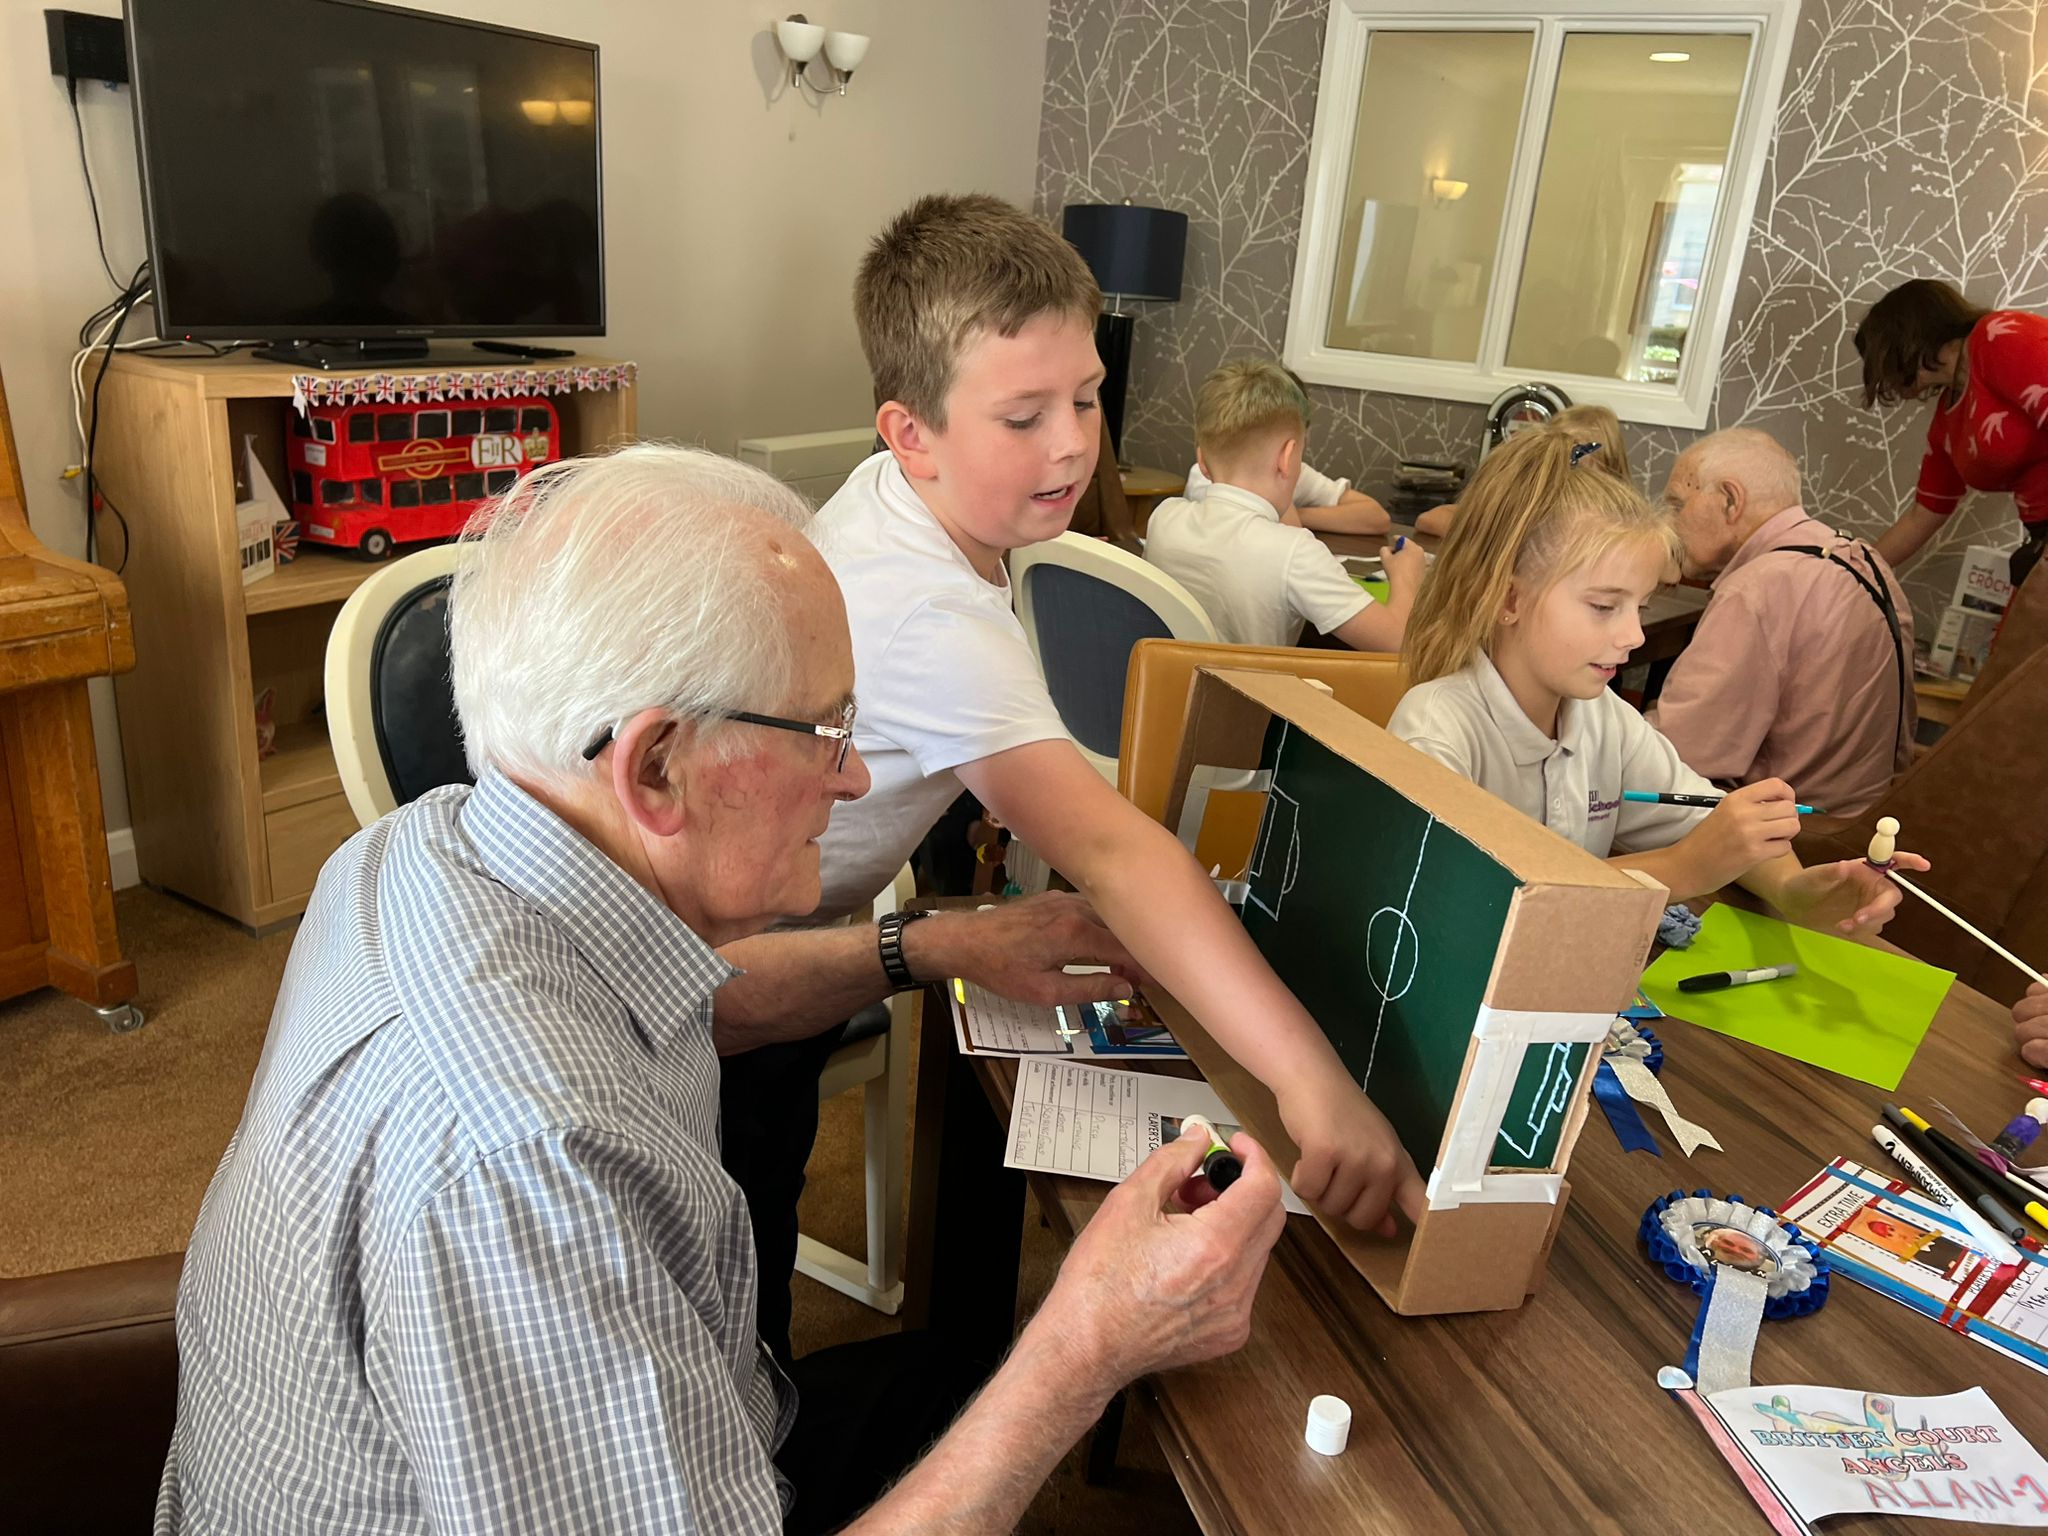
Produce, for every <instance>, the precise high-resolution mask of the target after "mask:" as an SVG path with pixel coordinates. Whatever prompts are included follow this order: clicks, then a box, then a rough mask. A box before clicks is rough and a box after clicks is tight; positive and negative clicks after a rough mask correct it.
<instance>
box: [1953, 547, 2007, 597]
mask: <svg viewBox="0 0 2048 1536" xmlns="http://www.w3.org/2000/svg"><path fill="white" fill-rule="evenodd" d="M2011 569H2012V567H2011V557H2010V556H2008V555H2007V554H2006V552H2005V551H2004V550H2002V549H1988V548H1986V547H1985V546H1984V545H1982V544H1972V545H1971V546H1970V548H1969V550H1968V551H1967V552H1966V553H1965V554H1964V555H1963V568H1962V569H1961V570H1960V571H1958V572H1956V589H1955V591H1954V592H1953V593H1951V594H1950V596H1949V600H1948V601H1949V606H1950V607H1951V608H1968V609H1972V610H1974V611H1976V612H1978V613H2003V612H2005V605H2006V604H2007V603H2009V602H2011V601H2012V575H2011Z"/></svg>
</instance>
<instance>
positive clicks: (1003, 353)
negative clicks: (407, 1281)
mask: <svg viewBox="0 0 2048 1536" xmlns="http://www.w3.org/2000/svg"><path fill="white" fill-rule="evenodd" d="M1100 302H1101V298H1100V294H1099V293H1098V291H1097V289H1096V286H1095V280H1094V279H1093V278H1092V277H1091V276H1090V275H1089V272H1088V268H1087V265H1086V264H1085V263H1084V262H1083V261H1082V260H1081V258H1080V255H1079V254H1078V253H1077V252H1076V251H1075V250H1074V248H1073V247H1072V246H1070V245H1068V244H1067V243H1066V242H1065V241H1064V240H1062V239H1060V237H1059V236H1058V235H1057V234H1055V233H1054V232H1053V231H1052V230H1051V229H1050V228H1049V227H1047V226H1046V225H1044V224H1042V223H1040V222H1039V221H1038V220H1036V219H1033V218H1031V217H1029V216H1028V215H1026V214H1024V213H1023V212H1021V211H1020V210H1018V209H1016V208H1013V207H1011V206H1010V205H1009V204H1007V203H1004V202H1002V201H1000V200H998V199H996V198H993V197H982V196H968V197H952V196H940V197H927V198H923V199H921V200H920V201H918V202H917V203H915V204H913V205H912V206H911V207H910V208H909V209H908V210H906V211H905V212H904V213H903V214H901V215H899V216H898V217H897V218H896V219H895V220H893V221H892V222H891V223H890V224H889V226H888V227H887V228H886V229H885V230H884V231H883V232H882V234H881V235H880V236H879V237H878V238H877V239H876V240H875V242H874V244H873V245H872V246H871V247H870V248H869V251H868V254H867V257H866V259H865V260H864V261H863V262H862V263H861V269H860V275H859V278H858V280H857V281H856V283H855V287H854V310H855V316H856V319H857V320H858V322H859V326H860V337H861V347H862V349H863V350H864V351H865V353H866V354H867V359H868V365H869V367H870V369H871V370H872V372H873V374H874V380H875V399H876V402H877V404H878V409H877V411H876V417H875V424H876V428H877V430H878V431H879V432H880V434H881V436H882V440H883V441H884V442H885V443H886V444H887V445H888V447H887V451H885V452H882V453H878V454H876V455H875V456H874V457H873V458H871V459H869V460H867V461H866V462H865V463H864V464H862V465H861V466H860V467H859V468H858V469H856V470H855V471H854V472H853V474H852V476H851V477H849V478H848V480H847V482H846V484H845V485H844V486H843V487H841V489H840V490H839V492H838V493H837V494H836V495H834V496H833V497H832V499H831V500H830V501H829V502H827V503H826V504H825V506H824V508H823V509H822V510H821V511H820V512H819V514H818V520H817V524H816V529H815V536H816V539H817V543H818V547H819V549H820V551H821V552H822V553H823V554H824V556H825V560H826V563H827V564H828V565H830V566H831V567H832V570H833V573H834V574H835V575H836V576H837V577H838V578H839V584H840V587H841V588H842V590H843V591H844V593H845V595H846V607H847V618H848V621H849V624H850V626H851V629H852V634H853V650H854V660H855V669H856V672H855V675H856V679H857V682H856V686H857V688H858V690H859V696H860V710H859V716H858V720H857V722H856V724H855V726H854V744H855V746H856V747H857V748H858V749H859V751H860V754H861V756H862V758H863V759H865V761H866V763H867V766H868V770H869V772H870V774H871V775H872V779H873V787H872V788H871V789H870V790H869V792H868V794H867V795H866V796H865V797H864V798H862V799H860V800H855V801H851V802H849V803H846V804H842V805H840V806H838V807H836V808H835V809H834V811H833V814H832V821H831V826H830V828H829V829H828V830H827V832H826V834H825V836H824V837H823V838H822V839H821V840H820V841H821V848H822V850H823V883H824V897H823V900H822V902H821V904H820V905H819V908H818V915H819V916H820V917H821V918H828V917H831V916H834V915H836V914H839V913H847V912H853V911H856V910H859V909H861V908H864V907H866V906H867V905H868V903H869V902H870V901H872V899H873V898H874V896H875V893H876V892H878V891H879V890H881V889H882V887H883V886H884V885H885V884H886V883H887V882H888V881H889V880H890V878H891V877H892V876H893V875H894V873H895V871H896V870H897V869H898V868H899V867H900V866H901V865H902V863H903V861H904V859H905V858H906V857H907V856H908V855H909V854H910V852H911V850H912V849H914V848H915V847H916V846H917V844H918V842H919V841H920V840H921V839H922V838H923V837H924V835H925V833H926V832H927V831H928V830H929V829H930V828H931V826H932V824H933V823H934V822H935V821H937V820H938V818H939V816H940V814H941V812H943V811H944V810H945V808H946V807H947V806H948V805H949V804H950V803H951V802H952V801H953V799H954V798H955V797H956V796H957V795H958V794H959V793H960V790H961V788H962V787H963V786H964V787H965V788H966V789H967V790H968V791H969V792H971V793H972V794H973V795H974V796H975V797H976V798H977V799H979V800H980V801H981V803H982V804H983V805H984V806H986V807H987V808H988V809H989V810H990V811H991V812H993V813H994V814H995V815H996V816H997V817H998V818H999V819H1000V820H1001V821H1002V823H1003V825H1005V826H1007V827H1008V828H1010V830H1011V831H1012V832H1013V833H1014V834H1015V835H1016V836H1017V837H1019V838H1021V839H1022V840H1023V841H1024V843H1025V844H1027V845H1028V846H1029V847H1031V848H1032V849H1034V850H1035V851H1036V852H1037V853H1039V854H1040V855H1041V856H1043V857H1044V858H1045V859H1046V861H1047V862H1048V863H1049V864H1051V866H1052V867H1053V868H1054V869H1056V870H1058V871H1059V872H1060V873H1061V874H1062V875H1064V876H1065V877H1066V878H1067V879H1068V880H1069V881H1071V882H1072V883H1073V884H1074V886H1075V887H1076V888H1077V889H1078V890H1079V891H1080V892H1081V894H1082V895H1083V896H1085V897H1086V898H1087V899H1088V900H1089V901H1090V902H1091V903H1092V904H1093V907H1094V910H1095V911H1096V913H1098V914H1099V915H1100V917H1101V919H1102V921H1103V922H1104V923H1106V924H1107V925H1108V926H1109V928H1110V929H1111V930H1112V931H1113V932H1114V933H1115V935H1116V936H1117V938H1118V939H1120V940H1121V941H1122V942H1123V944H1124V945H1125V947H1126V948H1127V949H1128V950H1129V952H1130V954H1131V955H1132V956H1133V957H1134V958H1135V960H1136V961H1137V963H1138V965H1140V966H1142V967H1143V968H1144V970H1145V971H1146V972H1147V973H1149V974H1150V975H1151V976H1153V977H1156V978H1157V979H1158V980H1159V981H1160V982H1162V983H1163V984H1164V985H1165V986H1166V987H1167V988H1168V989H1169V990H1170V991H1171V992H1172V993H1173V994H1174V996H1176V997H1177V998H1179V999H1180V1000H1181V1002H1182V1003H1184V1004H1185V1005H1186V1006H1187V1008H1188V1009H1189V1011H1190V1012H1191V1013H1193V1014H1194V1016H1195V1017H1196V1018H1197V1019H1198V1020H1199V1021H1200V1022H1201V1023H1202V1025H1203V1027H1204V1028H1206V1029H1207V1030H1208V1031H1209V1032H1210V1033H1211V1034H1212V1035H1213V1036H1214V1037H1215V1039H1216V1041H1217V1043H1218V1044H1220V1045H1222V1046H1223V1047H1224V1048H1225V1049H1226V1050H1228V1051H1229V1052H1230V1053H1231V1054H1232V1055H1233V1056H1235V1057H1236V1058H1237V1059H1238V1060H1239V1061H1240V1062H1242V1063H1244V1064H1245V1065H1246V1066H1247V1067H1249V1068H1250V1069H1251V1070H1252V1071H1253V1072H1255V1073H1257V1075H1258V1076H1259V1077H1260V1078H1261V1079H1262V1080H1263V1081H1264V1082H1265V1083H1266V1085H1267V1086H1268V1087H1269V1088H1271V1089H1272V1090H1273V1092H1274V1095H1275V1097H1276V1098H1277V1099H1278V1101H1279V1107H1280V1114H1281V1118H1282V1120H1283V1122H1284V1123H1285V1125H1286V1127H1287V1131H1288V1134H1289V1135H1290V1136H1291V1137H1292V1138H1293V1139H1294V1141H1295V1143H1296V1145H1297V1146H1298V1147H1299V1148H1300V1151H1301V1157H1300V1160H1299V1161H1298V1162H1296V1163H1295V1164H1294V1166H1293V1169H1292V1170H1291V1173H1290V1174H1289V1177H1290V1179H1291V1181H1292V1183H1293V1185H1294V1188H1295V1189H1296V1191H1297V1192H1298V1193H1299V1194H1300V1195H1301V1196H1302V1197H1303V1198H1304V1199H1306V1200H1308V1201H1311V1202H1312V1203H1314V1204H1316V1205H1317V1206H1319V1207H1321V1208H1322V1209H1323V1210H1325V1211H1327V1212H1329V1213H1330V1214H1331V1215H1332V1216H1335V1217H1337V1218H1339V1219H1341V1220H1344V1221H1347V1222H1349V1223H1350V1224H1352V1225H1353V1226H1357V1227H1364V1228H1383V1227H1384V1229H1385V1230H1389V1231H1391V1218H1390V1216H1389V1212H1390V1210H1391V1209H1392V1208H1393V1207H1394V1206H1395V1205H1399V1206H1400V1207H1401V1208H1402V1209H1403V1210H1404V1211H1406V1212H1407V1213H1408V1215H1409V1216H1410V1217H1411V1218H1412V1217H1414V1216H1416V1215H1417V1214H1418V1213H1419V1212H1420V1209H1421V1200H1422V1183H1421V1180H1420V1179H1419V1178H1418V1177H1417V1175H1416V1171H1415V1166H1414V1164H1413V1162H1412V1161H1411V1160H1410V1159H1409V1158H1408V1156H1407V1154H1406V1153H1405V1152H1404V1151H1403V1150H1402V1149H1401V1145H1400V1143H1399V1141H1398V1140H1397V1139H1396V1138H1395V1136H1394V1133H1393V1130H1392V1128H1391V1127H1390V1126H1389V1125H1388V1124H1387V1122H1386V1119H1385V1118H1384V1117H1383V1116H1382V1115H1381V1114H1380V1113H1379V1111H1378V1110H1377V1109H1375V1108H1374V1107H1373V1105H1372V1102H1371V1101H1370V1100H1369V1099H1368V1098H1367V1097H1366V1096H1365V1094H1364V1093H1363V1092H1362V1091H1361V1090H1360V1088H1359V1086H1358V1084H1357V1083H1356V1082H1354V1081H1353V1080H1352V1079H1351V1077H1350V1075H1349V1073H1347V1072H1346V1070H1345V1069H1344V1066H1343V1063H1342V1062H1341V1061H1340V1060H1339V1059H1338V1057H1337V1053H1336V1052H1335V1050H1333V1049H1332V1048H1331V1046H1330V1043H1329V1041H1328V1040H1327V1039H1326V1038H1325V1037H1324V1035H1323V1032H1322V1030H1321V1029H1319V1028H1318V1027H1317V1025H1316V1022H1315V1020H1314V1019H1312V1018H1311V1017H1310V1016H1309V1015H1308V1013H1307V1011H1306V1010H1305V1009H1303V1007H1302V1006H1301V1004H1300V1003H1299V1002H1297V1001H1296V1000H1295V998H1294V996H1293V994H1292V993H1290V992H1289V991H1288V990H1287V988H1286V987H1285V985H1283V984H1282V983H1281V981H1280V979H1279V978H1278V977H1277V976H1275V975H1274V974H1273V972H1272V969H1271V968H1270V967H1269V966H1268V965H1267V964H1266V962H1265V960H1264V958H1263V957H1261V955H1260V954H1259V952H1258V950H1257V949H1256V948H1255V947H1254V946H1253V944H1252V942H1251V939H1250V938H1249V937H1248V936H1247V935H1246V933H1245V931H1244V926H1243V924H1242V923H1240V922H1239V920H1238V918H1237V915H1236V914H1235V913H1234V912H1232V911H1231V909H1230V908H1229V907H1228V906H1226V905H1225V904H1224V901H1223V899H1222V897H1221V896H1220V895H1218V893H1217V890H1216V886H1215V884H1214V882H1213V881H1211V880H1210V879H1209V877H1208V875H1207V874H1206V873H1205V872H1204V871H1203V870H1202V869H1201V867H1200V866H1199V865H1197V864H1196V863H1195V861H1194V858H1193V857H1192V856H1191V855H1190V854H1189V853H1188V851H1187V850H1186V849H1185V848H1183V847H1182V846H1181V845H1180V843H1179V841H1178V840H1176V839H1175V837H1174V835H1173V834H1172V833H1171V832H1169V831H1168V830H1167V829H1166V828H1165V827H1162V826H1160V825H1159V824H1158V823H1157V822H1155V821H1153V820H1151V819H1150V818H1149V817H1147V816H1146V815H1145V814H1144V813H1143V812H1141V811H1139V810H1138V809H1137V808H1136V807H1135V806H1133V805H1132V804H1131V803H1130V802H1129V801H1127V800H1124V799H1123V798H1122V797H1120V796H1119V795H1118V794H1117V793H1116V791H1115V790H1114V789H1113V788H1111V786H1110V785H1109V783H1108V782H1107V781H1106V780H1105V779H1104V778H1103V777H1102V775H1101V774H1099V773H1098V772H1096V770H1095V769H1094V768H1093V767H1091V766H1090V765H1089V763H1088V761H1087V760H1086V759H1085V758H1083V757H1082V755H1081V752H1080V749H1079V748H1078V747H1076V746H1075V744H1074V742H1073V740H1072V738H1071V737H1069V736H1068V734H1067V732H1066V730H1065V729H1064V728H1063V727H1062V726H1061V724H1060V719H1059V715H1058V714H1057V712H1056V711H1055V710H1054V708H1053V704H1052V700H1051V698H1050V696H1049V695H1048V694H1047V693H1046V689H1045V683H1044V680H1043V678H1042V677H1041V676H1040V674H1039V671H1038V667H1037V664H1036V662H1035V661H1034V660H1033V658H1032V655H1031V649H1030V646H1029V645H1028V644H1027V643H1026V641H1025V638H1024V631H1023V628H1022V626H1021V625H1020V624H1019V623H1018V621H1017V617H1016V615H1015V613H1014V612H1013V611H1012V609H1011V605H1010V599H1011V593H1010V585H1009V579H1008V576H1007V574H1006V572H1005V570H1004V568H1003V555H1004V553H1005V552H1006V551H1008V550H1011V549H1014V548H1017V547H1019V546H1021V545H1026V544H1035V543H1038V542H1039V541H1041V540H1044V539H1050V538H1054V537H1057V536H1058V535H1059V534H1060V533H1061V532H1063V531H1064V530H1065V528H1066V526H1067V520H1068V518H1069V517H1071V516H1072V514H1073V510H1074V505H1075V503H1076V501H1077V500H1078V499H1079V497H1080V493H1081V490H1082V488H1083V487H1084V486H1086V485H1087V484H1088V482H1089V479H1090V477H1091V476H1092V475H1093V474H1094V471H1095V454H1096V445H1097V443H1098V442H1099V440H1100V430H1101V429H1100V424H1099V422H1098V419H1097V417H1096V414H1095V412H1096V408H1097V399H1096V396H1097V392H1098V390H1099V389H1100V387H1101V383H1102V375H1103V369H1102V363H1101V360H1100V358H1099V357H1098V356H1097V355H1096V351H1095V340H1094V335H1095V332H1094V327H1095V316H1096V311H1097V309H1098V307H1099V305H1100ZM1304 537H1306V535H1304Z"/></svg>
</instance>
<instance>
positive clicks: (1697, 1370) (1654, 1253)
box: [1636, 1189, 1830, 1393]
mask: <svg viewBox="0 0 2048 1536" xmlns="http://www.w3.org/2000/svg"><path fill="white" fill-rule="evenodd" d="M1636 1235H1637V1237H1638V1238H1639V1239H1640V1240H1641V1241H1642V1244H1643V1247H1644V1248H1645V1250H1646V1251H1647V1252H1648V1254H1649V1257H1650V1262H1651V1263H1653V1264H1655V1265H1656V1266H1657V1267H1658V1268H1659V1269H1662V1270H1663V1271H1664V1273H1665V1274H1666V1275H1668V1276H1669V1277H1670V1278H1671V1279H1673V1280H1676V1281H1679V1282H1680V1283H1681V1284H1683V1285H1685V1286H1687V1287H1689V1288H1690V1289H1691V1291H1692V1293H1693V1294H1694V1295H1695V1296H1697V1297H1699V1298H1700V1301H1701V1305H1700V1310H1699V1316H1698V1317H1697V1318H1695V1319H1694V1321H1693V1327H1692V1337H1691V1339H1690V1340H1689V1341H1688V1342H1687V1345H1686V1356H1685V1369H1686V1371H1687V1373H1688V1374H1689V1375H1691V1376H1692V1378H1693V1380H1694V1381H1695V1382H1697V1383H1698V1384H1699V1389H1700V1391H1701V1392H1703V1393H1714V1392H1719V1391H1724V1390H1727V1389H1729V1388H1732V1387H1745V1386H1748V1385H1749V1363H1750V1358H1751V1356H1752V1355H1753V1354H1754V1353H1755V1350H1756V1333H1757V1329H1758V1327H1759V1326H1760V1325H1761V1324H1762V1323H1763V1322H1765V1321H1766V1320H1777V1319H1780V1318H1787V1317H1804V1316H1805V1315H1806V1314H1807V1313H1809V1312H1815V1311H1818V1310H1819V1309H1820V1308H1821V1307H1822V1306H1823V1305H1824V1304H1825V1303H1826V1301H1827V1299H1828V1276H1829V1274H1830V1266H1829V1264H1828V1258H1827V1255H1826V1253H1824V1252H1823V1251H1822V1250H1821V1249H1819V1248H1818V1247H1816V1246H1815V1245H1814V1244H1813V1243H1811V1242H1809V1241H1807V1239H1806V1238H1805V1237H1803V1236H1802V1235H1801V1234H1800V1231H1799V1229H1798V1228H1797V1227H1796V1226H1794V1225H1793V1224H1792V1223H1790V1222H1788V1221H1784V1220H1781V1219H1780V1218H1779V1216H1778V1214H1777V1212H1775V1211H1773V1210H1772V1209H1771V1208H1770V1207H1769V1206H1752V1205H1749V1204H1747V1203H1746V1202H1745V1201H1744V1200H1743V1198H1742V1197H1741V1196H1740V1195H1729V1196H1725V1197H1724V1196H1720V1195H1715V1194H1712V1193H1710V1192H1709V1191H1707V1190H1704V1189H1702V1190H1695V1191H1694V1192H1693V1193H1692V1194H1690V1195H1688V1194H1686V1193H1685V1192H1684V1191H1683V1190H1677V1191H1674V1192H1673V1193H1671V1194H1668V1195H1665V1196H1663V1197H1662V1198H1660V1199H1658V1200H1656V1201H1654V1202H1652V1203H1651V1205H1650V1208H1649V1209H1648V1210H1647V1211H1645V1212H1643V1220H1642V1224H1641V1226H1640V1227H1639V1228H1638V1229H1637V1234H1636Z"/></svg>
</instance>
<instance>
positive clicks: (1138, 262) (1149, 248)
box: [1060, 203, 1188, 304]
mask: <svg viewBox="0 0 2048 1536" xmlns="http://www.w3.org/2000/svg"><path fill="white" fill-rule="evenodd" d="M1060 233H1061V234H1063V235H1065V236H1066V237H1067V241H1068V243H1069V244H1071V245H1072V246H1073V247H1074V249H1075V250H1077V251H1079V252H1080V253H1081V259H1082V260H1083V261H1085V262H1087V263H1088V270H1089V271H1091V272H1093V273H1094V274H1095V283H1096V286H1097V287H1099V288H1101V290H1102V291H1103V292H1104V293H1105V294H1112V295H1120V296H1122V297H1124V298H1129V299H1153V300H1157V301H1160V302H1162V303H1167V304H1176V303H1179V302H1180V276H1181V266H1182V264H1183V262H1184V261H1185V259H1186V256H1187V251H1188V216H1187V215H1186V214H1184V213H1174V212H1172V211H1170V210H1168V209H1165V208H1134V207H1132V206H1131V205H1130V204H1129V203H1072V204H1069V205H1068V207H1067V209H1066V211H1065V212H1064V213H1063V214H1062V215H1061V220H1060Z"/></svg>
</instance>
